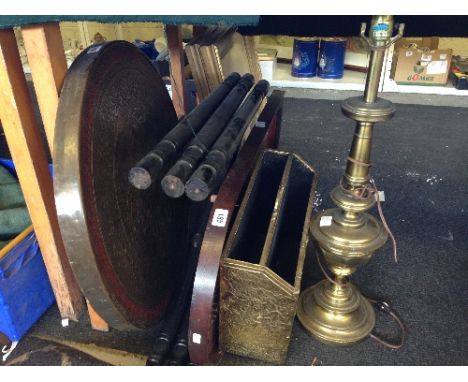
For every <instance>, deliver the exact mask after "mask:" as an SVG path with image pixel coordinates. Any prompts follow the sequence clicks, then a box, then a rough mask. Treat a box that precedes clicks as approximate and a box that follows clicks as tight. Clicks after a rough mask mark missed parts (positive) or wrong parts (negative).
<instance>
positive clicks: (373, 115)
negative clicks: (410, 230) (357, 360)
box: [297, 16, 404, 345]
mask: <svg viewBox="0 0 468 382" xmlns="http://www.w3.org/2000/svg"><path fill="white" fill-rule="evenodd" d="M365 30H366V24H364V23H363V24H362V26H361V37H362V38H363V40H364V41H365V42H367V44H368V45H369V47H370V49H371V56H370V62H369V71H368V73H367V78H366V85H365V90H364V95H363V97H353V98H349V99H347V100H345V101H344V102H343V104H342V107H341V108H342V112H343V114H344V115H345V116H346V117H348V118H351V119H353V120H355V121H356V129H355V132H354V137H353V142H352V144H351V149H350V152H349V156H348V162H347V166H346V170H345V174H344V175H343V177H342V179H341V180H340V183H339V185H338V186H337V187H335V188H334V189H333V190H332V191H331V194H330V196H331V199H332V200H333V202H334V204H335V205H336V206H337V207H338V208H333V209H329V210H326V211H323V212H321V213H319V214H317V215H315V216H314V217H313V218H312V220H311V224H310V234H311V235H312V237H313V240H314V241H315V244H316V245H317V246H318V247H319V249H320V251H321V252H322V253H323V257H324V259H325V261H326V264H327V266H328V269H329V270H330V272H331V273H332V274H333V275H334V278H333V279H332V278H329V279H328V278H327V279H325V280H323V281H321V282H319V283H318V284H316V285H314V286H312V287H310V288H308V289H306V290H305V291H304V292H302V294H301V297H300V300H299V306H298V312H297V315H298V318H299V321H300V322H301V323H302V325H303V326H304V327H305V328H306V330H307V331H308V332H309V333H310V334H312V335H313V336H314V337H316V338H317V339H318V340H320V341H322V342H325V343H330V344H342V345H346V344H352V343H355V342H357V341H360V340H362V339H364V338H365V337H367V336H368V335H369V333H370V332H371V331H372V329H373V328H374V325H375V313H374V311H373V309H372V306H371V304H370V303H369V301H368V300H367V299H366V298H365V297H364V296H362V294H361V293H360V292H359V290H358V289H357V288H356V287H355V286H354V285H353V284H351V282H350V281H349V276H350V275H351V274H352V273H354V272H355V270H356V269H357V267H358V266H360V265H364V264H366V263H367V262H368V261H369V259H370V258H371V256H372V255H373V253H374V252H375V251H376V250H377V249H379V248H380V247H382V246H383V245H384V244H385V242H386V241H387V238H388V233H387V231H386V230H385V228H384V226H383V224H382V223H381V222H380V220H378V219H376V218H375V217H373V216H372V215H370V214H368V213H366V211H367V210H369V209H370V208H372V206H373V205H374V204H375V202H376V199H375V194H374V192H373V191H374V190H375V188H374V187H373V184H371V180H370V177H369V167H370V154H371V145H372V131H373V127H374V124H375V123H377V122H384V121H387V120H389V119H390V118H392V117H393V114H394V113H395V108H394V106H393V105H392V103H391V102H389V101H387V100H384V99H380V98H377V92H378V87H379V83H380V76H381V73H382V66H383V61H384V57H385V50H386V49H387V48H388V47H389V46H390V45H391V44H393V43H394V42H395V41H396V40H398V39H399V38H400V37H402V35H403V30H404V24H400V26H399V31H398V34H397V35H396V36H394V37H392V31H393V16H374V17H373V18H372V21H371V26H370V31H369V37H366V36H365Z"/></svg>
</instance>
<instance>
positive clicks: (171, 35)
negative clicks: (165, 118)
mask: <svg viewBox="0 0 468 382" xmlns="http://www.w3.org/2000/svg"><path fill="white" fill-rule="evenodd" d="M166 37H167V48H168V49H169V57H170V62H171V68H170V70H171V87H172V103H173V104H174V108H175V111H176V113H177V117H178V118H179V119H180V118H182V117H183V116H184V115H185V114H186V107H187V104H188V102H187V92H186V91H185V76H184V48H183V45H182V27H181V26H180V25H166Z"/></svg>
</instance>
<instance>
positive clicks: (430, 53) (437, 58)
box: [394, 47, 452, 86]
mask: <svg viewBox="0 0 468 382" xmlns="http://www.w3.org/2000/svg"><path fill="white" fill-rule="evenodd" d="M451 60H452V50H451V49H444V50H441V49H436V50H427V49H420V48H416V47H409V48H400V49H399V50H398V61H397V63H396V69H395V74H394V80H395V82H396V83H397V84H400V85H429V86H432V85H439V86H440V85H442V86H443V85H445V84H446V83H447V78H448V75H449V72H450V62H451Z"/></svg>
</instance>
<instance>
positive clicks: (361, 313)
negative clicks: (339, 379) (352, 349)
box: [297, 280, 375, 345]
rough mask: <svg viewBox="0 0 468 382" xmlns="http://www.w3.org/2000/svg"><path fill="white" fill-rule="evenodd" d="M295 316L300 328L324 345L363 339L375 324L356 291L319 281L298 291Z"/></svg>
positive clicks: (360, 295) (362, 299) (349, 342)
mask: <svg viewBox="0 0 468 382" xmlns="http://www.w3.org/2000/svg"><path fill="white" fill-rule="evenodd" d="M297 317H298V318H299V321H300V322H301V324H302V325H303V326H304V328H305V329H306V330H307V331H308V332H309V333H310V334H311V335H313V336H314V337H316V338H317V339H318V340H319V341H321V342H323V343H326V344H335V345H351V344H353V343H355V342H358V341H361V340H363V339H364V338H366V337H367V336H368V335H369V333H370V332H371V331H372V329H373V328H374V325H375V313H374V310H373V308H372V306H371V304H370V303H369V301H367V299H366V298H365V297H363V296H362V294H361V293H360V292H359V290H358V289H357V288H356V287H355V286H354V285H352V284H351V283H349V282H347V283H346V284H342V285H335V284H332V283H331V282H330V281H329V280H323V281H321V282H319V283H318V284H316V285H314V286H312V287H310V288H308V289H306V290H305V291H304V292H302V294H301V297H300V299H299V304H298V308H297Z"/></svg>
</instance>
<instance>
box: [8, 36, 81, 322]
mask: <svg viewBox="0 0 468 382" xmlns="http://www.w3.org/2000/svg"><path fill="white" fill-rule="evenodd" d="M31 102H32V101H31V97H30V95H29V92H28V87H27V84H26V78H25V76H24V73H23V68H22V65H21V60H20V55H19V52H18V46H17V43H16V39H15V34H14V32H13V29H5V30H1V31H0V120H1V121H2V124H3V130H4V133H5V137H6V140H7V143H8V147H9V149H10V153H11V156H12V158H13V162H14V163H15V166H16V171H17V174H18V178H19V182H20V185H21V188H22V190H23V194H24V198H25V201H26V205H27V207H28V210H29V214H30V215H31V220H32V223H33V226H34V230H35V232H36V236H37V240H38V242H39V246H40V248H41V252H42V256H43V258H44V263H45V265H46V268H47V273H48V275H49V279H50V282H51V285H52V289H53V290H54V294H55V298H56V300H57V305H58V307H59V310H60V314H61V316H62V318H69V319H72V320H78V318H79V316H80V313H81V312H82V310H83V307H84V303H83V299H82V296H81V293H80V290H79V288H78V284H77V283H76V280H75V278H74V276H73V273H72V270H71V267H70V264H69V263H68V259H67V258H66V255H65V248H64V245H63V242H62V239H61V235H60V230H59V225H58V219H57V213H56V210H55V203H54V191H53V186H52V178H51V176H50V174H49V170H48V164H47V158H46V153H45V150H44V146H43V145H42V142H41V137H40V133H39V129H38V126H37V122H36V120H35V115H34V111H33V108H32V104H31Z"/></svg>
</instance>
